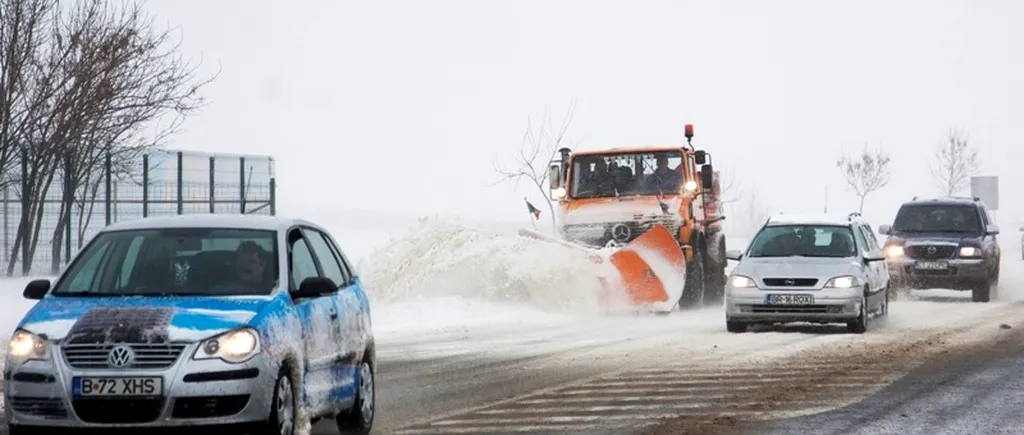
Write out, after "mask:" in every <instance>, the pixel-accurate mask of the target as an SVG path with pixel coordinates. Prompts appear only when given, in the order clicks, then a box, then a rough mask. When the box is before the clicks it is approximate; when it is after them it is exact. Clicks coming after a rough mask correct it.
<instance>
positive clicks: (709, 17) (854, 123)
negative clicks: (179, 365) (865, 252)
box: [147, 0, 1024, 230]
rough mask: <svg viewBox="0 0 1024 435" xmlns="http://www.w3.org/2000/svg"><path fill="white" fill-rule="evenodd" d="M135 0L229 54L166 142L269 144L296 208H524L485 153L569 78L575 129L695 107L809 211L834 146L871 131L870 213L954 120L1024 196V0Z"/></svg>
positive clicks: (895, 195) (833, 184)
mask: <svg viewBox="0 0 1024 435" xmlns="http://www.w3.org/2000/svg"><path fill="white" fill-rule="evenodd" d="M147 4H148V7H149V8H150V10H151V11H152V12H153V13H154V14H156V15H157V16H158V18H159V20H160V21H162V22H166V23H168V24H170V25H173V26H177V27H180V28H181V30H182V32H183V37H184V39H185V41H184V44H185V49H186V50H187V53H189V54H191V55H193V56H196V57H198V56H200V55H201V56H202V57H203V59H204V62H205V64H206V65H207V67H208V70H210V71H212V70H215V69H216V68H217V66H218V64H219V66H220V67H221V68H222V70H223V71H222V75H221V77H220V78H219V79H218V81H217V82H216V83H214V84H213V85H211V86H210V87H209V88H207V90H206V92H207V95H208V96H209V98H210V100H211V105H210V106H209V107H208V108H206V109H205V110H204V111H203V112H201V113H200V114H198V115H197V116H196V117H194V118H192V119H190V120H189V121H188V122H187V124H186V125H185V127H186V129H187V131H186V132H185V133H184V134H182V135H181V136H179V137H178V140H179V146H178V147H179V148H184V149H204V150H206V151H221V152H229V153H254V154H271V155H274V156H275V157H276V159H277V172H278V180H279V186H280V195H279V203H280V204H281V210H282V212H285V213H288V214H307V213H319V215H320V216H330V214H325V210H327V211H331V212H332V213H336V214H335V215H334V216H330V219H334V218H337V219H343V218H342V216H343V215H355V216H363V217H367V216H377V215H379V214H383V215H400V216H419V215H432V214H458V215H463V216H471V217H475V218H488V219H498V220H513V221H514V220H521V221H523V222H524V223H525V222H526V221H527V213H526V208H525V205H524V204H523V200H522V197H523V196H524V195H529V197H530V199H531V201H533V202H534V203H535V204H538V205H540V204H539V203H540V201H542V200H543V199H542V197H541V196H540V195H539V193H536V192H534V191H532V190H529V189H527V188H526V187H525V186H524V187H523V188H521V191H520V192H515V191H513V190H512V188H511V187H510V186H503V187H494V186H492V185H491V184H492V183H493V182H494V181H495V180H497V176H496V174H495V173H494V172H493V164H492V163H493V161H494V159H496V158H505V157H507V156H509V155H511V154H512V153H514V152H515V151H517V150H518V147H519V142H520V139H521V137H522V134H523V132H524V131H525V128H526V121H527V118H528V117H530V116H532V117H534V118H538V117H540V116H541V115H542V114H543V112H544V110H545V108H547V109H548V110H549V111H550V112H551V113H552V114H553V115H554V118H556V119H557V118H559V116H560V115H561V113H562V112H563V111H564V110H565V109H566V108H567V106H568V104H569V102H570V101H572V100H573V99H575V100H576V101H577V104H578V108H577V112H576V118H575V121H574V123H573V125H572V127H571V129H570V131H569V134H570V136H571V139H573V140H582V145H581V147H583V148H594V147H600V146H606V145H630V144H633V145H649V144H676V143H681V142H682V141H683V140H684V138H683V124H685V123H694V124H695V126H696V138H695V144H697V146H698V147H703V148H705V149H707V150H709V151H710V152H711V153H712V155H713V156H714V158H715V162H716V163H717V165H718V166H719V167H720V168H721V169H725V170H731V171H734V172H736V173H737V178H738V179H739V181H740V182H741V183H743V184H745V185H747V186H751V185H755V184H756V186H757V189H758V193H759V196H760V198H761V199H762V200H763V201H765V202H768V203H770V205H771V206H772V208H773V209H775V210H777V211H789V212H800V213H806V212H817V211H820V210H821V209H822V206H823V197H824V192H825V186H826V185H828V186H829V199H830V201H829V202H830V207H829V208H830V211H833V212H840V211H847V210H852V209H854V208H855V207H856V204H857V201H856V199H855V198H854V197H853V196H852V195H850V194H848V193H847V192H846V191H845V190H844V186H843V181H842V179H841V177H840V175H839V172H838V169H837V168H836V166H835V159H836V158H837V157H838V155H839V152H840V150H841V148H843V147H845V148H846V149H848V150H853V151H859V150H860V149H861V147H862V146H863V145H864V144H865V143H867V144H869V145H871V146H883V147H885V148H886V149H887V150H888V151H889V152H890V153H891V155H892V157H893V161H894V162H893V164H894V169H895V172H896V174H895V176H894V179H893V182H892V183H891V184H890V185H889V186H888V187H887V188H885V189H884V190H882V191H880V192H878V193H876V194H874V195H872V196H871V197H869V198H868V204H867V206H866V214H867V215H868V216H869V217H871V218H872V219H873V220H874V221H875V223H884V222H883V221H884V220H886V219H891V217H892V215H893V214H894V213H895V210H896V207H898V205H899V203H900V202H901V201H903V200H905V199H909V198H910V197H912V196H914V195H928V194H934V193H937V192H936V190H935V189H934V187H933V185H932V182H931V178H930V176H929V171H928V166H927V164H928V163H927V161H928V159H930V158H931V155H932V154H933V150H934V147H935V146H936V144H937V143H938V142H939V141H940V140H942V139H943V136H944V134H945V132H946V130H947V129H948V128H949V127H959V128H962V129H964V130H966V131H967V132H968V133H969V134H970V138H971V139H972V140H973V141H974V142H975V143H977V144H979V145H980V147H981V151H982V156H983V168H984V174H986V175H999V176H1000V177H1001V189H1002V196H1001V202H1002V204H1001V205H1002V209H1003V210H1002V212H1001V213H998V220H999V221H1000V223H1003V224H1004V227H1005V228H1006V229H1007V230H1010V229H1015V228H1010V227H1011V226H1015V225H1016V223H1015V222H1016V221H1017V220H1018V217H1020V218H1024V206H1022V205H1021V204H1020V202H1019V201H1017V199H1016V195H1015V194H1016V189H1015V186H1017V185H1020V184H1021V183H1022V182H1024V171H1021V170H1019V166H1018V165H1016V164H1015V162H1021V161H1024V159H1022V157H1024V150H1021V146H1022V143H1021V142H1022V141H1021V138H1022V137H1024V79H1021V77H1024V59H1022V57H1024V30H1022V28H1021V27H1020V26H1019V23H1021V22H1024V2H1020V1H1012V0H1010V1H978V0H974V1H940V0H921V1H910V0H907V1H899V2H896V1H865V0H861V1H856V2H828V1H821V0H807V1H770V2H769V1H763V0H751V1H701V2H696V1H640V0H631V1H619V2H608V1H592V0H591V1H582V0H581V1H552V0H546V1H523V0H518V1H504V2H498V1H480V0H467V1H446V2H440V1H437V2H428V1H422V0H417V1H403V2H397V1H373V2H355V1H326V0H325V1H300V0H289V1H287V2H284V1H276V0H275V1H271V0H216V1H209V0H149V1H148V2H147ZM1014 23H1017V24H1018V25H1016V26H1014ZM545 212H546V210H545ZM545 217H546V215H545Z"/></svg>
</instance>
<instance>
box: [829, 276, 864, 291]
mask: <svg viewBox="0 0 1024 435" xmlns="http://www.w3.org/2000/svg"><path fill="white" fill-rule="evenodd" d="M860 285H861V284H860V280H859V279H857V277H855V276H850V275H846V276H837V277H835V278H832V279H830V280H828V282H826V283H825V288H854V287H860Z"/></svg>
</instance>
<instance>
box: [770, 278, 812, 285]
mask: <svg viewBox="0 0 1024 435" xmlns="http://www.w3.org/2000/svg"><path fill="white" fill-rule="evenodd" d="M762 280H763V281H764V285H766V286H770V287H814V286H815V284H817V283H818V279H817V278H763V279H762Z"/></svg>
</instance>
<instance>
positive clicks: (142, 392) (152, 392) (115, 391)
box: [72, 376, 164, 399]
mask: <svg viewBox="0 0 1024 435" xmlns="http://www.w3.org/2000/svg"><path fill="white" fill-rule="evenodd" d="M72 394H73V395H74V397H75V398H76V399H77V398H89V397H155V396H162V395H163V394H164V378H162V377H160V376H152V377H117V376H111V377H88V376H78V377H75V378H74V379H73V381H72Z"/></svg>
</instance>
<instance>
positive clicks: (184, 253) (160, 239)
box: [53, 228, 278, 296]
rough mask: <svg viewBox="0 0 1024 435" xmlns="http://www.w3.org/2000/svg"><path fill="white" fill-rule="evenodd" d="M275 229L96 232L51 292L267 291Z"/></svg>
mask: <svg viewBox="0 0 1024 435" xmlns="http://www.w3.org/2000/svg"><path fill="white" fill-rule="evenodd" d="M275 236H276V232H274V231H263V230H239V229H213V228H201V229H197V228H175V229H160V230H138V231H114V232H107V233H101V234H100V235H98V236H97V237H96V239H95V240H93V241H92V242H90V243H89V244H88V245H87V246H86V248H85V250H84V251H83V252H82V253H81V254H80V255H79V256H77V258H76V259H75V261H74V262H73V263H72V264H71V268H70V269H69V270H68V272H67V274H65V275H64V277H63V278H62V279H61V280H60V282H59V283H57V286H56V287H55V288H54V290H53V295H56V296H195V295H209V296H230V295H267V294H270V292H271V291H272V290H273V289H274V288H275V287H276V286H277V276H278V266H277V258H278V257H277V239H276V237H275Z"/></svg>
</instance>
